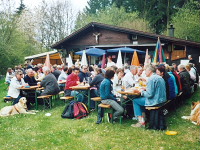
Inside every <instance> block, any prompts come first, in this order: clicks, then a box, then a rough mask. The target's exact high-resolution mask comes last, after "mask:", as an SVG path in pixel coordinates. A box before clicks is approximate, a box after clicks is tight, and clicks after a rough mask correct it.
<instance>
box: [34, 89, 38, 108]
mask: <svg viewBox="0 0 200 150" xmlns="http://www.w3.org/2000/svg"><path fill="white" fill-rule="evenodd" d="M35 109H36V110H38V99H37V91H36V90H35Z"/></svg>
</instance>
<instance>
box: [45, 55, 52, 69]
mask: <svg viewBox="0 0 200 150" xmlns="http://www.w3.org/2000/svg"><path fill="white" fill-rule="evenodd" d="M44 66H46V67H48V68H49V69H51V64H50V57H49V53H48V52H47V56H46V60H45V63H44Z"/></svg>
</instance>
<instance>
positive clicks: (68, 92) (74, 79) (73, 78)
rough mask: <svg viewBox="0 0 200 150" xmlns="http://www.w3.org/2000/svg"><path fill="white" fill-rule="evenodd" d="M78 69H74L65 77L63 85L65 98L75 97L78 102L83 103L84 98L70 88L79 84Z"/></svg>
mask: <svg viewBox="0 0 200 150" xmlns="http://www.w3.org/2000/svg"><path fill="white" fill-rule="evenodd" d="M79 71H80V69H79V68H77V67H74V68H73V69H72V73H71V74H70V75H69V76H68V77H67V80H66V84H65V91H64V92H65V96H75V95H76V96H77V98H78V101H79V102H83V100H84V96H83V95H82V94H80V93H79V92H77V91H73V90H72V88H71V87H72V86H76V85H78V84H80V78H79V76H78V74H79Z"/></svg>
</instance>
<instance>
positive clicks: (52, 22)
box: [35, 0, 74, 48]
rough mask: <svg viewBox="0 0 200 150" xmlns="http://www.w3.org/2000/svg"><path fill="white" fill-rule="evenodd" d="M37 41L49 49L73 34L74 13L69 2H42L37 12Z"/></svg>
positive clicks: (64, 0) (65, 0)
mask: <svg viewBox="0 0 200 150" xmlns="http://www.w3.org/2000/svg"><path fill="white" fill-rule="evenodd" d="M35 16H36V18H37V21H36V22H37V25H36V26H37V28H36V33H37V39H38V40H39V41H40V42H41V43H42V44H43V45H44V47H46V48H49V47H50V46H51V45H52V44H54V43H55V42H57V41H60V40H61V39H63V38H64V37H66V36H67V35H69V34H70V33H71V30H72V27H73V24H74V13H73V11H72V8H71V4H70V3H69V2H68V0H62V1H58V0H56V1H53V2H52V3H47V2H45V1H43V2H42V4H41V6H40V7H38V9H37V10H36V12H35Z"/></svg>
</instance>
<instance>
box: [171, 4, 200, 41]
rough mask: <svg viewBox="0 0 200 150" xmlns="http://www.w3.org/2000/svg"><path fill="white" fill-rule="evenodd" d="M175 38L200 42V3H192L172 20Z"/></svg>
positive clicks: (180, 10)
mask: <svg viewBox="0 0 200 150" xmlns="http://www.w3.org/2000/svg"><path fill="white" fill-rule="evenodd" d="M172 23H173V24H174V27H175V37H178V38H182V39H187V40H192V41H196V42H200V36H199V35H200V3H198V2H190V3H188V4H186V5H185V6H184V7H183V8H181V9H179V11H178V12H177V13H176V14H175V16H174V17H173V19H172Z"/></svg>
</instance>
